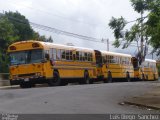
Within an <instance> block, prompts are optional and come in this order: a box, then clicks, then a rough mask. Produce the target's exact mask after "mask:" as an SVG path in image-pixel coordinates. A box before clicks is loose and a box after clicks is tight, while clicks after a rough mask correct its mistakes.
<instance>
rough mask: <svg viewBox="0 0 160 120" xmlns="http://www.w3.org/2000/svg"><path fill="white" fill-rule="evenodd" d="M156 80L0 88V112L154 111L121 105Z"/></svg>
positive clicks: (153, 84) (79, 112) (140, 93)
mask: <svg viewBox="0 0 160 120" xmlns="http://www.w3.org/2000/svg"><path fill="white" fill-rule="evenodd" d="M156 85H157V84H156V82H129V83H127V82H123V83H106V84H92V85H71V86H63V87H39V88H31V89H20V88H14V89H13V88H7V89H4V88H3V89H0V113H16V114H17V113H20V114H107V113H118V114H150V113H151V114H156V113H160V112H159V111H155V110H147V109H143V108H139V107H136V106H129V105H121V104H119V103H123V101H124V100H125V99H127V98H129V97H133V96H137V95H142V94H144V93H145V92H147V91H149V90H151V89H152V88H153V87H155V86H156Z"/></svg>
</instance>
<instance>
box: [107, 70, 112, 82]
mask: <svg viewBox="0 0 160 120" xmlns="http://www.w3.org/2000/svg"><path fill="white" fill-rule="evenodd" d="M112 82H113V80H112V73H111V71H109V72H108V83H112Z"/></svg>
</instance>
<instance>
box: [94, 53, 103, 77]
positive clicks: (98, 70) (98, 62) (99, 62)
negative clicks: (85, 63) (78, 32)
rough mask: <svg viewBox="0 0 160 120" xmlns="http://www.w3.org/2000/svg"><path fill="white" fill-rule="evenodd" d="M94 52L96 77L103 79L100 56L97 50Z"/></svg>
mask: <svg viewBox="0 0 160 120" xmlns="http://www.w3.org/2000/svg"><path fill="white" fill-rule="evenodd" d="M94 51H95V58H96V69H97V76H98V77H103V72H102V67H103V65H102V54H101V52H100V51H98V50H94Z"/></svg>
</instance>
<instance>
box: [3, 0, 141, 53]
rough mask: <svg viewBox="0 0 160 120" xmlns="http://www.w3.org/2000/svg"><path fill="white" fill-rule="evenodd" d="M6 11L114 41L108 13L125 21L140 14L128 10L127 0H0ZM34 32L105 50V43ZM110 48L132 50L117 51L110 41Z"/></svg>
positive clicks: (62, 41)
mask: <svg viewBox="0 0 160 120" xmlns="http://www.w3.org/2000/svg"><path fill="white" fill-rule="evenodd" d="M9 10H10V11H18V12H20V13H21V14H23V15H24V16H26V18H28V19H29V21H30V22H34V23H38V24H41V25H46V26H50V27H54V28H57V29H60V30H64V31H68V32H73V33H77V34H80V35H85V36H90V37H95V38H98V39H102V38H104V39H107V38H108V39H109V40H110V41H113V40H114V37H113V33H112V32H113V31H112V30H111V29H110V28H109V26H108V23H109V21H110V19H111V17H112V16H113V17H120V16H123V17H124V18H126V20H128V21H131V20H135V19H137V18H138V17H140V15H139V14H137V13H136V12H135V11H134V10H133V9H132V6H131V4H130V0H0V11H1V12H3V11H9ZM129 26H130V25H129ZM129 26H128V28H129ZM35 31H38V32H40V34H41V35H46V36H50V35H51V36H52V37H53V40H54V42H55V43H59V44H67V43H73V44H74V45H75V46H80V47H88V48H93V49H101V50H106V49H107V45H106V43H95V42H89V41H86V40H82V39H77V38H72V37H67V36H63V35H58V34H55V33H51V32H46V31H42V30H38V29H35ZM131 48H132V49H131ZM110 51H119V52H124V53H126V52H127V53H134V52H135V50H134V48H133V47H130V48H129V49H127V50H121V49H120V48H119V49H117V48H116V49H115V48H114V47H112V46H111V44H110Z"/></svg>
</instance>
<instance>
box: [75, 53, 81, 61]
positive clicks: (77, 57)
mask: <svg viewBox="0 0 160 120" xmlns="http://www.w3.org/2000/svg"><path fill="white" fill-rule="evenodd" d="M76 60H78V61H79V60H80V59H79V51H76Z"/></svg>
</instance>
